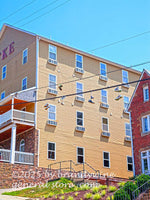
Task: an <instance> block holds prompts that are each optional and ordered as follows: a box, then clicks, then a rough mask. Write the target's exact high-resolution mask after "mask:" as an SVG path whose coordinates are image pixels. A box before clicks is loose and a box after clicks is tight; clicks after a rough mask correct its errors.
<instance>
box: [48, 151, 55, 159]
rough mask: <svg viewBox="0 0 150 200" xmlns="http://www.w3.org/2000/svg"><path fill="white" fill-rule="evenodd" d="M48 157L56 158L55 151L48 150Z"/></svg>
mask: <svg viewBox="0 0 150 200" xmlns="http://www.w3.org/2000/svg"><path fill="white" fill-rule="evenodd" d="M48 158H50V159H55V152H53V151H48Z"/></svg>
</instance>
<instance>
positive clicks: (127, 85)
mask: <svg viewBox="0 0 150 200" xmlns="http://www.w3.org/2000/svg"><path fill="white" fill-rule="evenodd" d="M122 86H123V87H125V88H129V87H130V86H129V84H126V85H122Z"/></svg>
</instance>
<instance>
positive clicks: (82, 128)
mask: <svg viewBox="0 0 150 200" xmlns="http://www.w3.org/2000/svg"><path fill="white" fill-rule="evenodd" d="M76 131H79V132H84V131H85V128H84V127H83V126H76Z"/></svg>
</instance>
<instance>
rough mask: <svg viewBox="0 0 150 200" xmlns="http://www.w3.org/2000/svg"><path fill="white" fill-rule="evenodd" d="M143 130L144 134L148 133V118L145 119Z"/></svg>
mask: <svg viewBox="0 0 150 200" xmlns="http://www.w3.org/2000/svg"><path fill="white" fill-rule="evenodd" d="M143 130H144V132H147V131H148V119H147V117H145V118H143Z"/></svg>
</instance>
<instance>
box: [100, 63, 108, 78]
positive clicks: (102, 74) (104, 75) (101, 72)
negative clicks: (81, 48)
mask: <svg viewBox="0 0 150 200" xmlns="http://www.w3.org/2000/svg"><path fill="white" fill-rule="evenodd" d="M101 65H104V66H105V70H102V68H101ZM102 71H104V72H105V75H104V74H103V73H102ZM100 75H101V76H104V77H107V65H106V64H105V63H102V62H100Z"/></svg>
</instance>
